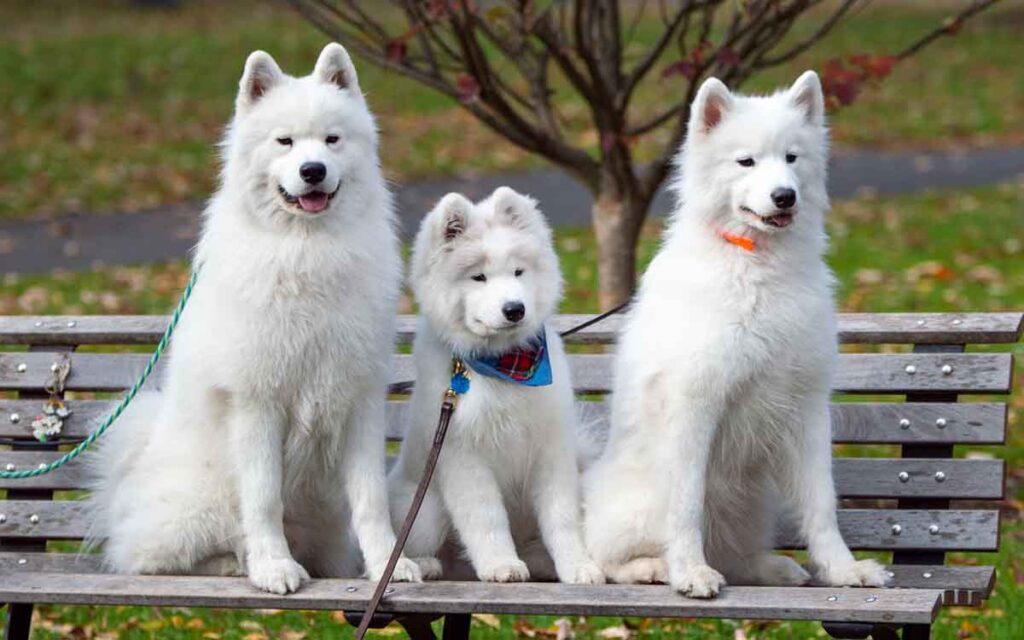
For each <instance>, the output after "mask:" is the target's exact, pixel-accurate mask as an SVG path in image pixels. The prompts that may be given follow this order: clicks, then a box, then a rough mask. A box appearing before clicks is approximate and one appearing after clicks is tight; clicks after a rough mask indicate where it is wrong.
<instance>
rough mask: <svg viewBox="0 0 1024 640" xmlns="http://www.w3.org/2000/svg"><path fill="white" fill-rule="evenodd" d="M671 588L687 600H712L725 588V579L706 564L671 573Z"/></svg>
mask: <svg viewBox="0 0 1024 640" xmlns="http://www.w3.org/2000/svg"><path fill="white" fill-rule="evenodd" d="M671 573H672V576H671V582H672V588H673V589H675V590H676V591H678V592H679V593H681V594H683V595H684V596H686V597H688V598H714V597H715V596H717V595H718V591H719V590H720V589H721V588H722V587H724V586H725V578H724V577H722V574H720V573H718V572H717V571H715V570H714V569H712V568H711V567H709V566H708V565H706V564H698V565H693V566H690V567H686V568H684V569H682V570H681V571H673V572H671Z"/></svg>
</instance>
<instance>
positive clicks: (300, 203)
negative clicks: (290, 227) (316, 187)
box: [277, 183, 341, 213]
mask: <svg viewBox="0 0 1024 640" xmlns="http://www.w3.org/2000/svg"><path fill="white" fill-rule="evenodd" d="M339 189H341V184H340V183H339V184H338V188H337V189H335V190H334V191H332V192H331V193H325V192H323V191H310V192H308V193H303V194H302V195H298V196H293V195H292V194H290V193H288V192H287V191H285V188H284V187H282V186H280V185H278V187H277V192H278V193H280V194H281V197H282V198H283V199H284V201H285V202H287V203H288V204H290V205H291V206H293V207H297V208H299V209H301V210H302V211H305V212H306V213H320V212H321V211H323V210H324V209H326V208H327V205H328V204H330V202H331V200H333V199H334V196H336V195H337V194H338V190H339Z"/></svg>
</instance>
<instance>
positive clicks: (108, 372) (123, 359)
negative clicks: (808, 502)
mask: <svg viewBox="0 0 1024 640" xmlns="http://www.w3.org/2000/svg"><path fill="white" fill-rule="evenodd" d="M148 359H149V356H147V355H145V354H135V353H119V354H100V353H78V354H74V355H72V356H71V374H70V376H68V380H67V388H68V390H70V391H79V390H97V391H111V390H118V389H124V388H126V387H128V386H130V385H131V384H133V383H134V382H135V380H136V379H137V378H138V376H139V374H140V373H141V372H142V370H143V368H144V367H145V364H146V362H147V361H148ZM569 362H570V366H571V367H572V371H573V384H574V386H575V388H576V389H577V390H579V391H581V392H594V393H600V392H604V391H607V390H608V389H609V386H610V384H611V376H612V373H611V362H612V356H611V355H605V354H598V355H571V356H569ZM51 364H53V360H52V356H50V355H47V354H44V353H0V390H4V389H6V390H15V391H27V390H38V389H40V388H42V386H43V385H44V384H46V381H47V380H48V379H49V377H50V366H51ZM21 365H24V367H23V368H24V371H21V370H20V368H22V367H21ZM944 367H949V369H948V373H947V372H944V370H943V368H944ZM159 368H160V367H159V366H158V369H159ZM1011 370H1012V356H1011V355H1010V354H1008V353H984V354H983V353H963V354H961V353H957V354H931V353H928V354H916V353H902V354H863V353H848V354H842V355H841V356H840V357H839V370H838V372H837V375H836V380H835V387H836V391H837V392H842V393H886V394H903V393H908V392H924V391H927V392H937V391H942V392H948V393H1006V392H1008V391H1009V390H1010V374H1011ZM156 378H157V380H159V371H158V372H157V374H156ZM414 378H415V368H414V366H413V360H412V356H409V355H396V356H394V361H393V366H392V377H391V379H392V381H393V382H396V383H397V382H400V381H404V380H412V379H414Z"/></svg>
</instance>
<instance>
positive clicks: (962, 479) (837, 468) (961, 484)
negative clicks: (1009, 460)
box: [832, 458, 1005, 500]
mask: <svg viewBox="0 0 1024 640" xmlns="http://www.w3.org/2000/svg"><path fill="white" fill-rule="evenodd" d="M832 471H833V475H834V479H835V484H836V490H837V491H838V492H839V495H840V496H841V497H844V498H911V497H912V498H923V497H928V498H961V499H975V500H996V499H1000V498H1002V497H1003V484H1004V482H1003V480H1004V476H1005V468H1004V465H1003V461H1002V460H949V459H936V460H931V459H927V458H917V459H910V458H903V459H884V458H836V459H835V460H834V461H833V470H832ZM904 474H905V475H904Z"/></svg>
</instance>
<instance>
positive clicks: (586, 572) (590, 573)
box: [562, 561, 605, 584]
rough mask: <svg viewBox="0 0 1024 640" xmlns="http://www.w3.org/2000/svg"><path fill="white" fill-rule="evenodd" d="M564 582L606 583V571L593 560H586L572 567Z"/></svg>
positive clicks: (563, 579)
mask: <svg viewBox="0 0 1024 640" xmlns="http://www.w3.org/2000/svg"><path fill="white" fill-rule="evenodd" d="M562 582H565V583H567V584H604V582H605V578H604V571H601V567H599V566H597V565H596V564H594V563H593V562H589V561H587V562H584V563H582V564H579V565H577V566H575V567H571V568H570V569H569V571H567V572H566V575H565V577H564V578H562Z"/></svg>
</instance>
